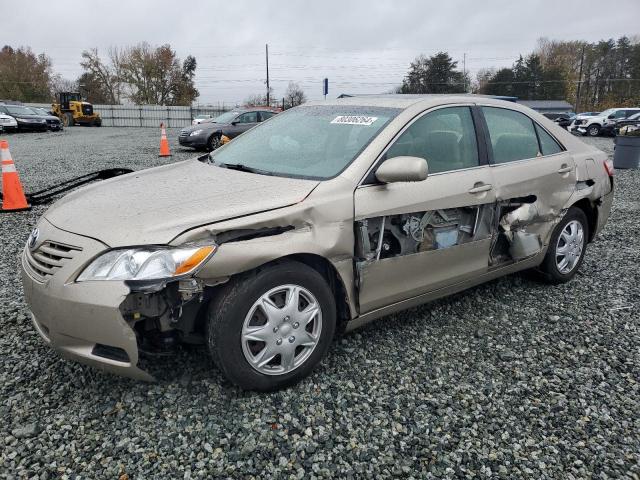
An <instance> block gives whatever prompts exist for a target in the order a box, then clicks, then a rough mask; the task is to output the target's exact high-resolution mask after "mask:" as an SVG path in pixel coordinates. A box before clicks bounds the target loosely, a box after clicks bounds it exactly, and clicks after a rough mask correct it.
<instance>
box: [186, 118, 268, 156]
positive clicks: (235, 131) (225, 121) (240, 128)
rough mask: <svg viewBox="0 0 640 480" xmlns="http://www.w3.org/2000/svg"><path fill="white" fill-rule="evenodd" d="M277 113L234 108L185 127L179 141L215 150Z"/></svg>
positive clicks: (187, 145) (194, 146)
mask: <svg viewBox="0 0 640 480" xmlns="http://www.w3.org/2000/svg"><path fill="white" fill-rule="evenodd" d="M276 113H277V112H275V111H274V110H271V109H267V108H251V109H249V108H243V109H236V110H232V111H230V112H225V113H223V114H222V115H220V116H218V117H216V118H213V119H211V120H205V121H203V122H202V123H200V124H199V125H193V126H191V127H187V128H183V129H182V130H181V131H180V135H179V136H178V141H179V142H180V145H182V146H184V147H192V148H195V149H206V150H215V149H216V148H218V147H219V146H220V145H222V144H223V143H226V142H228V141H229V140H231V139H233V138H235V137H237V136H238V135H240V134H241V133H244V132H246V131H247V130H249V129H250V128H252V127H255V126H256V125H258V124H259V123H260V122H264V121H265V120H267V119H269V118H271V117H273V116H274V115H275V114H276Z"/></svg>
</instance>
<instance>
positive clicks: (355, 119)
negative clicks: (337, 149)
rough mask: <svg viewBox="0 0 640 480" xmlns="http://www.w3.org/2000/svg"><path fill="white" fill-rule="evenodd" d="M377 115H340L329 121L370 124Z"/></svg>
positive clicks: (345, 123)
mask: <svg viewBox="0 0 640 480" xmlns="http://www.w3.org/2000/svg"><path fill="white" fill-rule="evenodd" d="M377 119H378V117H365V116H364V115H340V116H339V117H336V118H334V119H333V120H331V123H342V124H343V125H371V124H372V123H373V122H375V121H376V120H377Z"/></svg>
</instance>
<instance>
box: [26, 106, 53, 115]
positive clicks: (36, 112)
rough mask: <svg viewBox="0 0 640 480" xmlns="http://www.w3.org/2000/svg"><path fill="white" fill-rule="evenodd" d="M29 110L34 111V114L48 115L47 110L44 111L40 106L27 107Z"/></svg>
mask: <svg viewBox="0 0 640 480" xmlns="http://www.w3.org/2000/svg"><path fill="white" fill-rule="evenodd" d="M29 110H31V111H32V112H33V113H35V114H36V115H49V114H48V113H47V112H45V111H44V110H43V109H41V108H34V107H31V108H29Z"/></svg>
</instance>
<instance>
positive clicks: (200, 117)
mask: <svg viewBox="0 0 640 480" xmlns="http://www.w3.org/2000/svg"><path fill="white" fill-rule="evenodd" d="M210 118H213V116H212V115H209V114H202V115H197V116H196V117H195V118H194V119H193V120H192V121H191V125H200V124H201V123H202V122H204V121H205V120H209V119H210Z"/></svg>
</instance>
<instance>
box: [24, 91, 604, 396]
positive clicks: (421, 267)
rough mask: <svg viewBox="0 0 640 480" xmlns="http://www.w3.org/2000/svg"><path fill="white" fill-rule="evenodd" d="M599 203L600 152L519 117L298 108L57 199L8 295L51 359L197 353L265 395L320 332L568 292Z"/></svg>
mask: <svg viewBox="0 0 640 480" xmlns="http://www.w3.org/2000/svg"><path fill="white" fill-rule="evenodd" d="M612 200H613V169H612V165H611V163H610V161H609V160H608V158H607V156H606V155H605V154H604V153H602V152H601V151H599V150H597V149H595V148H593V147H591V146H588V145H585V144H584V143H583V142H582V141H580V140H579V139H577V138H576V137H573V136H572V135H570V134H569V133H568V132H566V131H564V130H563V129H561V128H559V127H558V126H557V125H555V124H554V123H553V122H551V121H549V120H547V119H546V118H544V117H543V116H541V115H539V114H537V113H535V112H533V111H532V110H529V109H527V108H526V107H522V106H520V105H517V104H515V103H509V102H503V101H500V100H494V99H491V98H484V97H476V96H467V95H462V96H417V97H414V96H402V95H395V96H380V97H376V96H372V97H360V98H358V97H354V98H347V99H342V100H336V101H333V102H321V103H311V104H307V105H304V106H301V107H298V108H294V109H292V110H289V111H287V112H285V113H282V114H280V115H278V116H276V117H274V118H273V119H271V120H269V121H267V122H265V123H264V124H262V125H260V126H258V127H256V128H255V129H253V130H251V131H249V132H247V133H245V134H243V135H241V136H240V137H238V138H237V139H236V140H234V141H233V142H231V143H229V144H228V145H225V146H223V147H222V148H220V149H218V150H215V151H214V152H212V153H211V154H210V155H207V156H204V157H200V158H199V159H194V160H190V161H185V162H180V163H175V164H172V165H167V166H162V167H158V168H153V169H149V170H145V171H141V172H135V173H131V174H128V175H125V176H123V177H119V178H116V179H112V180H107V181H104V182H101V183H99V184H94V185H92V186H90V187H87V188H83V189H81V190H78V191H76V192H74V193H72V194H70V195H68V196H66V197H65V198H64V199H62V200H61V201H59V202H58V203H57V204H56V205H54V206H53V207H52V208H51V209H50V210H49V211H48V212H47V213H46V214H45V215H44V216H43V218H42V219H40V221H39V223H38V225H37V228H36V229H35V230H34V231H33V233H32V234H31V236H30V237H29V241H28V244H27V246H26V247H25V249H24V253H23V256H22V267H23V281H24V292H25V296H26V300H27V303H28V305H29V307H30V309H31V311H32V313H33V323H34V325H35V328H36V329H37V331H38V332H39V334H40V335H41V336H42V338H43V339H44V341H46V342H47V343H49V344H50V345H51V347H52V348H54V349H55V350H57V351H58V352H60V353H61V354H62V355H64V356H66V357H69V358H72V359H75V360H78V361H80V362H83V363H87V364H90V365H93V366H96V367H100V368H103V369H105V370H108V371H111V372H115V373H119V374H122V375H127V376H131V377H134V378H139V379H151V378H152V377H151V375H150V374H148V373H147V372H146V371H145V370H144V368H143V367H142V366H141V363H140V362H139V357H140V355H141V353H144V352H146V351H157V350H164V349H168V348H171V347H172V346H174V345H176V344H179V343H194V344H206V345H207V346H208V348H209V351H210V353H211V356H212V357H213V360H214V361H215V363H216V364H217V365H218V367H219V368H220V370H221V371H222V372H223V373H224V375H225V376H226V377H228V378H229V379H230V380H231V381H232V382H234V383H236V384H237V385H239V386H241V387H243V388H246V389H255V390H272V389H277V388H280V387H283V386H286V385H288V384H291V383H293V382H295V381H297V380H299V379H301V378H303V377H304V376H306V375H308V374H309V372H310V371H311V370H312V369H313V368H314V366H316V365H317V364H318V363H319V362H320V360H321V359H322V357H323V356H324V355H325V353H326V352H327V349H328V347H329V344H330V343H331V340H332V339H333V338H334V335H335V333H336V332H340V331H344V330H351V329H353V328H356V327H358V326H361V325H363V324H365V323H367V322H368V321H370V320H373V319H376V318H380V317H383V316H385V315H387V314H390V313H392V312H395V311H398V310H401V309H404V308H408V307H411V306H415V305H418V304H421V303H424V302H427V301H430V300H433V299H435V298H439V297H442V296H445V295H448V294H451V293H454V292H458V291H461V290H463V289H466V288H468V287H470V286H473V285H477V284H479V283H482V282H485V281H487V280H490V279H493V278H496V277H499V276H501V275H507V274H510V273H513V272H516V271H519V270H525V269H535V270H536V271H537V272H538V273H539V275H540V276H541V278H543V279H546V280H547V281H549V282H552V283H559V282H566V281H568V280H570V279H571V278H572V277H573V276H574V275H575V274H576V271H577V270H578V269H579V268H580V264H581V262H582V260H583V258H584V255H585V250H586V247H587V244H588V242H590V241H592V240H593V239H594V238H595V236H596V235H597V234H598V232H599V231H600V230H601V229H602V227H603V225H604V224H605V222H606V220H607V217H608V215H609V210H610V207H611V203H612ZM145 361H146V360H145Z"/></svg>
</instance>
